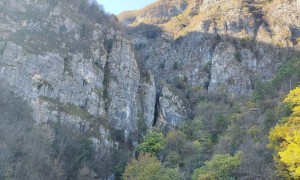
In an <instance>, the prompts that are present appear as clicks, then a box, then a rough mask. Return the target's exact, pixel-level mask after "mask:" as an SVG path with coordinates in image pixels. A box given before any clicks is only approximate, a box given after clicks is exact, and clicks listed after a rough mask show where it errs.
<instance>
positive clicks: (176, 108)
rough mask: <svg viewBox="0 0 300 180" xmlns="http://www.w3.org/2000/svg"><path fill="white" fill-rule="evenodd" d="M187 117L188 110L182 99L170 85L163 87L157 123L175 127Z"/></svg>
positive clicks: (164, 126) (162, 125)
mask: <svg viewBox="0 0 300 180" xmlns="http://www.w3.org/2000/svg"><path fill="white" fill-rule="evenodd" d="M186 119H187V111H186V109H185V107H184V104H183V102H182V100H181V99H180V98H179V97H178V96H176V95H175V94H174V93H173V92H172V91H171V90H170V88H169V87H167V86H164V87H163V88H162V92H161V96H160V97H159V114H158V118H157V122H156V123H157V125H158V126H160V127H161V128H175V127H177V126H178V125H179V124H180V123H182V122H183V121H184V120H186Z"/></svg>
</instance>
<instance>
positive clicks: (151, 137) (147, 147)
mask: <svg viewBox="0 0 300 180" xmlns="http://www.w3.org/2000/svg"><path fill="white" fill-rule="evenodd" d="M165 143H166V140H165V138H164V135H163V134H162V133H157V132H154V131H150V132H149V133H147V134H146V136H145V137H144V140H143V142H142V143H141V144H139V145H138V147H137V151H138V152H139V153H150V154H153V155H154V154H157V153H158V152H159V151H161V150H162V149H163V148H164V145H165Z"/></svg>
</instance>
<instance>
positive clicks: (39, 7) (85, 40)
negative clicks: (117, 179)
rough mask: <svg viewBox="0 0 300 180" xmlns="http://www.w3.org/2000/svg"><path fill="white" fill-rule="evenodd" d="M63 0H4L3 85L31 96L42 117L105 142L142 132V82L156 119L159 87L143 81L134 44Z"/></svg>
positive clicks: (0, 46)
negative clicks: (119, 135)
mask: <svg viewBox="0 0 300 180" xmlns="http://www.w3.org/2000/svg"><path fill="white" fill-rule="evenodd" d="M55 2H56V3H55ZM55 2H54V3H53V4H51V3H48V2H47V1H24V2H16V1H4V2H2V3H1V4H0V11H1V13H0V19H1V24H0V33H1V37H0V80H1V83H2V84H5V85H6V86H8V87H11V89H12V90H13V91H14V92H15V93H16V94H17V95H19V96H21V97H24V99H26V101H27V102H28V103H29V104H30V105H31V106H32V108H33V110H34V112H33V115H34V118H35V120H36V122H38V123H45V122H50V121H51V122H62V123H68V124H71V125H73V126H74V127H75V128H76V129H78V130H80V131H82V132H86V133H92V134H94V137H92V138H93V142H97V143H96V144H97V146H98V148H103V147H110V146H112V145H113V144H114V143H115V142H113V141H112V140H111V136H110V135H109V133H111V130H114V129H115V130H120V131H122V132H123V135H124V138H125V139H128V136H129V135H130V134H131V133H135V132H136V131H138V127H137V114H139V113H142V114H143V113H144V112H138V111H139V110H140V109H139V108H138V105H140V104H141V102H140V98H139V97H138V94H140V93H139V91H140V89H139V85H140V83H142V86H146V88H145V91H146V95H145V96H146V100H147V101H146V102H145V104H141V105H142V106H145V114H152V116H151V115H150V116H147V118H148V119H147V120H146V121H147V122H146V123H147V124H151V121H153V119H152V120H151V118H153V115H154V104H155V103H153V104H152V102H153V101H154V102H155V90H153V89H151V88H152V85H148V84H145V83H144V82H141V80H140V71H139V67H138V65H137V63H136V59H135V54H134V51H133V50H132V48H131V44H130V42H129V41H128V40H127V39H126V38H125V37H124V36H123V35H122V34H121V33H120V32H119V31H117V30H115V29H114V28H112V27H110V26H109V25H105V23H103V24H101V23H99V22H96V23H95V22H93V19H92V18H91V17H88V15H87V14H84V13H83V12H81V11H80V9H77V7H76V6H75V5H76V3H74V4H72V3H68V2H67V1H66V2H64V1H61V2H60V1H55ZM89 13H91V12H89ZM74 14H75V15H76V16H74ZM36 15H37V16H38V17H36ZM106 18H107V17H106ZM152 81H153V78H152ZM151 84H154V82H151ZM148 86H149V87H148ZM153 91H154V96H153ZM147 103H148V104H147ZM149 103H151V104H152V105H153V108H152V107H151V105H150V104H149ZM149 126H150V125H149ZM103 132H105V133H103ZM95 138H96V139H95Z"/></svg>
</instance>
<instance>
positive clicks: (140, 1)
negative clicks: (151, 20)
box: [97, 0, 156, 15]
mask: <svg viewBox="0 0 300 180" xmlns="http://www.w3.org/2000/svg"><path fill="white" fill-rule="evenodd" d="M155 1H156V0H97V2H98V3H99V4H102V5H103V7H104V10H105V11H106V12H109V13H112V14H115V15H118V14H120V13H121V12H123V11H128V10H135V9H141V8H143V7H145V6H146V5H148V4H151V3H153V2H155Z"/></svg>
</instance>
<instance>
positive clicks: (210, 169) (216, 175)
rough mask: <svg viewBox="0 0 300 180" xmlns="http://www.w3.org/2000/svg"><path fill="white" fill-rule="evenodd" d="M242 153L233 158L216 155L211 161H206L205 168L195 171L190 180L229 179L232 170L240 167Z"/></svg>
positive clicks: (227, 155) (226, 155) (225, 155)
mask: <svg viewBox="0 0 300 180" xmlns="http://www.w3.org/2000/svg"><path fill="white" fill-rule="evenodd" d="M241 159H242V152H238V153H237V154H235V155H234V156H230V155H229V154H217V155H215V156H214V157H213V158H212V160H210V161H206V162H205V163H204V164H205V166H203V167H200V168H198V169H196V170H195V172H194V174H193V176H192V179H193V180H204V179H210V180H214V179H224V180H225V179H230V178H232V177H231V174H232V172H233V170H235V169H236V168H237V167H239V166H240V164H241Z"/></svg>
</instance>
